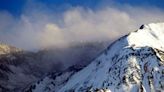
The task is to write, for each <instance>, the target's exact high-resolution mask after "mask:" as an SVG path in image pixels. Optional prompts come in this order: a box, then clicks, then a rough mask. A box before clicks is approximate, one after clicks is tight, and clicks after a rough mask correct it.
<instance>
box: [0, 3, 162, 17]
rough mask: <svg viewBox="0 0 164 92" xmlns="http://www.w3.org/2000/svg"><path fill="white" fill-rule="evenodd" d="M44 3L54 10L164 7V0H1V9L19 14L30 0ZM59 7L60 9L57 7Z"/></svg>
mask: <svg viewBox="0 0 164 92" xmlns="http://www.w3.org/2000/svg"><path fill="white" fill-rule="evenodd" d="M31 1H33V2H35V3H42V4H44V5H46V6H47V7H49V8H52V7H54V6H55V7H56V9H54V11H62V10H64V8H65V6H72V7H76V6H81V7H84V8H85V7H87V8H90V9H96V8H97V7H98V6H100V5H112V4H114V5H115V6H117V5H119V6H121V5H125V4H128V5H131V6H142V7H152V6H154V7H157V8H160V9H162V10H163V9H164V0H0V10H1V11H2V10H3V11H4V10H5V11H8V12H10V13H11V14H13V15H15V16H19V15H20V14H21V13H22V12H23V10H24V8H25V7H26V5H27V4H28V3H29V2H31ZM57 8H58V9H57Z"/></svg>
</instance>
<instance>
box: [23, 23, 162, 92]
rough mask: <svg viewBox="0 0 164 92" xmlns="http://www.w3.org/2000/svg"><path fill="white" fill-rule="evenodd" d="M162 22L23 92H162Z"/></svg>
mask: <svg viewBox="0 0 164 92" xmlns="http://www.w3.org/2000/svg"><path fill="white" fill-rule="evenodd" d="M163 35H164V23H152V24H148V25H142V26H141V27H140V29H138V30H137V31H135V32H131V33H129V34H128V35H125V36H123V37H121V38H120V39H118V40H116V41H115V42H114V43H113V44H111V45H110V46H109V47H108V48H107V49H105V50H104V51H103V53H101V55H99V56H98V57H97V58H96V59H94V60H93V61H92V62H91V63H90V64H89V65H87V66H86V67H84V68H83V69H82V70H81V68H78V67H74V68H71V69H72V70H70V68H69V69H68V70H66V71H63V72H62V73H59V74H58V73H52V74H49V75H48V76H46V77H45V78H43V79H41V80H39V81H38V82H36V83H35V84H32V85H31V86H30V87H28V88H27V89H26V91H25V92H31V91H32V92H138V91H139V92H140V91H141V92H162V91H164V80H163V79H164V75H163V71H164V63H163V60H164V59H163V55H164V44H163V42H164V38H163V37H164V36H163Z"/></svg>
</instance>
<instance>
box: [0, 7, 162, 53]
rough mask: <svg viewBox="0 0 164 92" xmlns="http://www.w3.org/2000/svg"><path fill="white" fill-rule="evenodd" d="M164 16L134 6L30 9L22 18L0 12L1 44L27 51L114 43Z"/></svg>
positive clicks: (156, 11) (160, 20)
mask: <svg viewBox="0 0 164 92" xmlns="http://www.w3.org/2000/svg"><path fill="white" fill-rule="evenodd" d="M44 7H45V6H44ZM163 15H164V11H163V10H160V9H158V8H155V7H153V8H145V7H141V8H139V7H132V6H122V7H110V6H105V7H103V8H101V9H97V10H92V9H90V8H88V9H86V8H83V7H80V6H79V7H71V8H69V9H67V10H66V11H63V12H60V13H59V14H57V13H56V12H53V11H51V9H50V11H49V8H46V9H44V8H43V7H41V8H40V7H39V8H38V9H37V8H36V9H34V10H32V11H30V9H29V8H27V9H25V12H24V13H22V15H21V17H20V18H15V17H14V16H12V14H10V13H9V12H6V11H1V12H0V40H1V41H2V42H5V43H8V44H11V45H14V46H17V47H20V48H23V49H26V50H33V49H39V48H47V47H66V46H69V45H70V44H72V43H82V42H96V41H99V42H101V41H113V40H115V39H116V38H118V37H120V36H122V35H124V34H127V33H129V32H130V31H135V30H136V29H138V27H139V26H140V25H141V24H147V23H150V22H162V21H164V17H163Z"/></svg>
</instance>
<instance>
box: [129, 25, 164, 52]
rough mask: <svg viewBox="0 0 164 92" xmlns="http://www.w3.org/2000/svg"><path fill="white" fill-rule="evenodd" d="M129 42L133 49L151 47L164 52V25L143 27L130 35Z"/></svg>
mask: <svg viewBox="0 0 164 92" xmlns="http://www.w3.org/2000/svg"><path fill="white" fill-rule="evenodd" d="M127 41H128V44H129V46H133V47H145V46H149V47H153V48H158V49H161V50H164V23H151V24H148V25H142V26H141V27H140V29H138V30H137V31H135V32H131V33H130V34H129V36H128V37H127Z"/></svg>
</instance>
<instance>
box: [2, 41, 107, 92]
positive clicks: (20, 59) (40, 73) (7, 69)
mask: <svg viewBox="0 0 164 92" xmlns="http://www.w3.org/2000/svg"><path fill="white" fill-rule="evenodd" d="M105 46H106V45H104V43H98V42H95V43H83V44H72V46H70V47H68V48H53V47H52V48H46V49H42V50H39V51H38V52H29V51H25V50H22V49H19V48H16V47H14V46H10V45H7V44H3V43H1V44H0V92H22V90H25V89H26V88H27V87H29V86H30V85H31V84H33V83H35V82H37V81H38V80H41V79H42V78H43V77H45V76H46V75H49V76H51V75H50V74H51V73H52V74H53V73H55V74H59V73H62V72H64V71H70V70H69V69H70V68H69V67H71V66H72V65H74V64H77V65H76V66H80V67H83V66H85V65H87V64H88V63H89V62H91V61H92V59H94V58H95V57H96V56H97V55H98V54H99V53H100V52H101V51H102V50H103V49H104V48H105ZM92 53H94V54H92ZM79 62H80V63H79ZM76 66H75V65H74V66H72V67H76ZM71 69H74V68H71ZM72 72H74V70H71V73H72ZM75 72H77V71H75ZM63 81H64V80H63Z"/></svg>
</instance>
